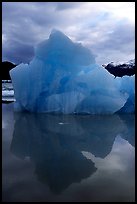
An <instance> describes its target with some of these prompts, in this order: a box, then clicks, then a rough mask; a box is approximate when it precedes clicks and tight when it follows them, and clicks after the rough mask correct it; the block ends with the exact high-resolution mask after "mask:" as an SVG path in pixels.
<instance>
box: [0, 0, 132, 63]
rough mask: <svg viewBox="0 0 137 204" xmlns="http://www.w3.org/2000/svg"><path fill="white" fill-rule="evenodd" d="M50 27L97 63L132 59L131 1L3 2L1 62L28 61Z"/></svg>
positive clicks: (48, 32)
mask: <svg viewBox="0 0 137 204" xmlns="http://www.w3.org/2000/svg"><path fill="white" fill-rule="evenodd" d="M53 28H55V29H58V30H60V31H62V32H63V33H64V34H66V35H67V36H68V37H69V38H71V39H72V40H73V41H75V42H81V43H82V44H83V45H84V46H86V47H88V48H89V49H90V50H91V51H92V52H93V53H94V54H95V55H96V56H97V57H96V62H97V63H99V64H102V63H108V62H110V61H127V60H130V59H133V58H135V2H3V3H2V60H3V61H5V60H8V61H11V62H14V63H20V62H24V63H26V62H29V61H30V60H31V59H32V58H33V56H34V47H35V46H36V45H37V44H38V43H39V42H41V41H44V40H45V39H47V38H48V37H49V35H50V32H51V30H52V29H53Z"/></svg>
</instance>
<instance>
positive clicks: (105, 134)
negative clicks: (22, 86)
mask: <svg viewBox="0 0 137 204" xmlns="http://www.w3.org/2000/svg"><path fill="white" fill-rule="evenodd" d="M134 122H135V118H134V115H132V114H131V115H130V114H127V115H121V116H118V115H113V116H72V115H69V116H63V115H62V116H61V115H60V116H59V115H46V114H29V113H22V114H21V113H20V114H19V113H18V114H15V113H13V104H8V105H6V104H3V106H2V133H3V136H2V137H3V141H2V197H3V199H2V200H3V201H9V202H17V201H18V202H25V201H40V202H42V201H46V202H48V201H51V202H52V201H55V202H63V201H66V202H72V201H74V202H77V201H83V202H84V201H85V202H88V201H91V202H92V201H95V202H109V201H110V202H111V201H112V202H114V201H116V202H118V201H119V202H128V201H129V202H134V201H135V147H134V141H135V132H134V128H135V123H134Z"/></svg>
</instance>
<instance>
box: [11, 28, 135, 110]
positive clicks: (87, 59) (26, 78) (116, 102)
mask: <svg viewBox="0 0 137 204" xmlns="http://www.w3.org/2000/svg"><path fill="white" fill-rule="evenodd" d="M10 76H11V79H12V83H13V88H14V92H15V99H16V101H15V104H14V105H15V106H14V108H15V111H29V112H46V113H63V114H113V113H115V112H117V111H119V110H121V108H123V107H124V106H125V108H124V109H123V110H124V112H126V110H128V112H129V110H130V111H131V112H134V108H132V107H131V108H129V107H128V106H132V105H133V106H134V100H133V98H134V94H135V93H134V92H135V91H134V90H135V88H134V80H135V77H134V76H130V77H129V76H124V77H122V78H114V76H112V75H111V74H110V73H109V72H108V71H107V70H106V69H104V68H103V67H102V66H100V65H98V64H96V62H95V56H94V54H92V53H91V51H90V50H89V49H87V48H85V47H83V46H82V45H81V44H80V43H76V42H72V40H71V39H69V38H68V37H67V36H66V35H65V34H63V33H62V32H60V31H58V30H53V31H52V32H51V34H50V36H49V39H47V40H45V41H43V42H42V43H40V44H39V45H38V46H37V47H36V48H35V56H34V58H33V59H32V61H31V62H30V63H29V64H23V63H21V64H20V65H18V66H16V67H15V68H13V69H12V70H10ZM129 99H130V100H129ZM130 101H131V103H133V104H131V103H130Z"/></svg>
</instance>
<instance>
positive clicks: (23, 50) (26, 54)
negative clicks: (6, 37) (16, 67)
mask: <svg viewBox="0 0 137 204" xmlns="http://www.w3.org/2000/svg"><path fill="white" fill-rule="evenodd" d="M9 48H10V49H9ZM2 55H3V59H4V60H5V61H6V60H9V61H11V62H14V63H16V64H19V63H21V62H24V63H29V62H30V60H31V59H32V58H33V56H34V48H33V46H30V45H27V44H25V43H20V42H17V41H15V40H11V41H10V42H8V43H7V45H6V46H5V47H4V49H2Z"/></svg>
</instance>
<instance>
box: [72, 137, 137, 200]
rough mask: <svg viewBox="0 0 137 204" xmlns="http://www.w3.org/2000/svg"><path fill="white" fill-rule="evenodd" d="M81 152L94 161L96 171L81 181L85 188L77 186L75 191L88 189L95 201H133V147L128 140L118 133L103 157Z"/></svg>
mask: <svg viewBox="0 0 137 204" xmlns="http://www.w3.org/2000/svg"><path fill="white" fill-rule="evenodd" d="M82 154H83V155H84V156H85V157H86V158H87V159H89V160H91V161H92V162H94V163H95V167H97V171H96V172H95V173H94V174H93V175H92V176H91V177H90V178H89V179H88V180H84V181H83V185H84V186H86V189H85V188H79V189H77V191H81V192H82V191H83V192H85V194H86V191H89V189H90V192H91V197H92V200H93V201H95V202H98V201H101V200H103V201H104V202H105V201H106V202H109V201H110V202H112V200H113V202H118V201H119V202H128V201H129V202H134V200H135V148H134V147H133V146H132V145H131V144H129V143H128V141H126V140H125V139H123V138H121V137H120V136H119V135H118V136H117V137H116V138H115V141H114V144H113V147H112V150H111V152H110V153H109V154H108V155H107V156H106V157H105V158H104V159H101V158H99V157H95V156H94V155H93V154H91V153H90V152H82ZM95 189H98V191H96V190H95ZM98 192H99V193H98ZM75 193H76V192H75ZM76 194H77V193H76ZM98 195H99V196H98Z"/></svg>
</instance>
